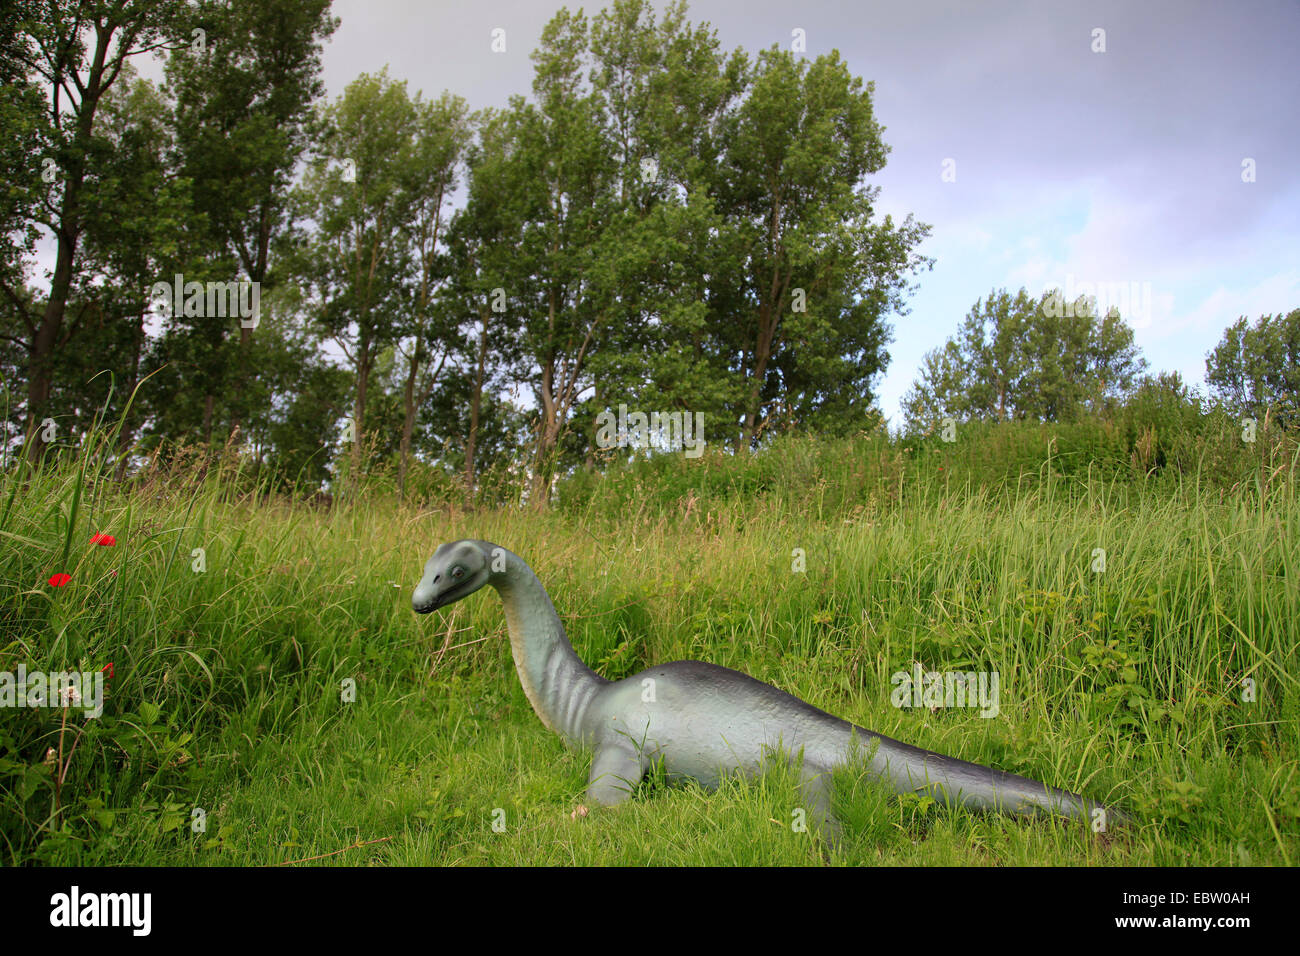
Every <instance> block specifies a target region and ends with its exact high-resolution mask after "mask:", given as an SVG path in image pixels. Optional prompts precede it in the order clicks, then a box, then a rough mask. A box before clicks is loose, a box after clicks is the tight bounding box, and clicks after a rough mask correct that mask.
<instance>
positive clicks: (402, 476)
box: [397, 335, 424, 498]
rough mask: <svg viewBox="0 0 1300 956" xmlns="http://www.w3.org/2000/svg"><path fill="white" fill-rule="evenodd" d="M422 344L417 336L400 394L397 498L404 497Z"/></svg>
mask: <svg viewBox="0 0 1300 956" xmlns="http://www.w3.org/2000/svg"><path fill="white" fill-rule="evenodd" d="M423 351H424V344H423V342H422V341H421V339H420V337H419V336H418V335H417V336H416V339H415V350H414V351H413V352H412V353H411V370H410V372H409V373H408V374H407V376H406V388H405V390H404V391H403V393H402V407H403V410H404V411H405V415H404V416H403V418H402V448H401V454H400V455H399V457H398V461H397V497H398V498H404V497H406V463H407V460H408V459H409V458H410V455H411V433H412V432H414V431H415V379H416V376H417V375H419V373H420V359H421V357H422V353H423Z"/></svg>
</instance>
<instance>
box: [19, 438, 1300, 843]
mask: <svg viewBox="0 0 1300 956" xmlns="http://www.w3.org/2000/svg"><path fill="white" fill-rule="evenodd" d="M844 448H845V454H846V455H847V454H850V453H854V452H853V450H852V449H851V448H850V447H849V446H844ZM855 453H856V454H859V455H860V460H863V461H866V460H871V459H872V456H876V458H878V459H879V460H881V461H884V460H885V459H886V458H888V454H885V453H882V452H881V451H880V450H879V449H875V448H873V447H872V446H870V445H867V446H865V448H859V449H857V451H856V452H855ZM846 460H847V459H846ZM814 464H815V463H814ZM814 464H808V465H807V467H808V468H813V467H814ZM1283 464H1284V465H1286V467H1285V468H1284V469H1282V470H1281V471H1280V472H1279V471H1277V470H1273V469H1271V468H1263V469H1260V470H1258V471H1257V472H1255V473H1254V474H1255V477H1254V478H1253V479H1252V480H1247V481H1243V482H1239V483H1238V484H1237V485H1236V486H1235V487H1233V488H1232V489H1231V490H1230V493H1228V494H1224V492H1223V489H1222V488H1221V487H1217V486H1213V485H1209V484H1203V483H1201V482H1200V481H1198V480H1197V478H1196V477H1195V476H1191V477H1187V476H1183V477H1176V478H1171V479H1170V480H1167V481H1159V482H1154V481H1153V482H1139V483H1137V484H1134V483H1132V482H1122V481H1119V480H1117V479H1116V478H1115V477H1114V476H1113V475H1110V476H1108V477H1095V476H1089V475H1088V474H1087V473H1086V469H1085V473H1084V475H1083V476H1082V477H1075V478H1061V479H1059V480H1058V479H1057V478H1054V477H1053V472H1052V469H1051V467H1050V465H1049V466H1048V467H1047V468H1046V470H1045V471H1043V472H1042V473H1041V474H1040V475H1039V476H1038V478H1039V480H1036V481H1032V482H1021V483H998V484H988V485H984V484H981V485H978V486H976V485H972V484H971V483H969V482H967V483H962V484H959V483H957V482H954V481H953V480H952V479H951V478H941V477H938V475H937V473H935V474H932V475H931V476H930V478H931V479H932V480H928V481H927V480H926V479H925V476H924V475H922V476H919V477H918V476H917V475H916V474H915V472H907V473H906V476H905V477H904V478H903V479H902V480H901V483H899V479H898V478H897V476H895V475H893V474H892V473H891V475H890V476H889V477H888V480H887V481H886V482H885V484H884V485H879V484H878V485H875V486H872V485H871V484H870V483H869V482H863V483H862V494H860V495H855V496H852V497H851V498H846V497H845V496H844V494H843V491H842V486H843V485H844V483H845V482H846V481H848V478H847V476H846V477H845V478H844V481H840V482H836V483H835V486H836V488H835V489H833V491H835V493H836V495H837V497H836V498H835V500H834V502H833V503H831V504H825V503H824V505H823V507H820V508H818V507H815V506H814V505H812V504H810V500H811V499H810V498H809V497H808V495H815V494H818V493H819V492H818V491H817V489H818V485H819V479H817V478H816V476H815V475H813V476H812V477H808V476H805V477H806V478H807V480H805V481H803V482H802V484H801V485H800V486H799V487H800V488H801V489H802V490H801V491H800V493H799V496H793V497H792V496H791V495H789V494H787V493H786V492H784V491H782V489H783V488H786V489H788V487H789V485H788V484H786V485H782V484H780V482H779V481H776V479H773V481H774V482H775V483H774V484H772V485H771V487H769V488H767V489H766V490H765V489H761V488H760V489H756V488H753V487H745V488H743V489H742V490H740V491H739V492H734V491H733V493H728V492H727V491H726V489H721V490H719V491H717V493H710V494H704V493H701V494H700V495H698V496H692V495H681V494H676V493H674V494H673V495H672V496H671V497H669V498H667V499H665V500H664V501H662V502H660V503H658V504H656V505H655V506H654V507H637V506H636V503H635V501H636V499H635V498H634V497H632V498H629V499H628V500H627V501H626V502H625V503H624V504H620V505H619V506H618V507H612V506H611V505H610V503H609V502H610V501H611V500H614V498H615V497H616V496H612V495H611V496H607V497H605V498H602V497H601V496H600V487H599V485H598V484H597V485H596V487H594V488H593V489H589V494H590V495H591V496H592V497H590V498H588V499H587V503H586V504H581V503H580V504H578V505H574V504H573V503H572V501H570V502H569V503H568V504H567V505H566V507H562V508H559V509H556V510H553V511H549V512H544V513H536V512H532V511H520V510H518V509H494V510H479V511H465V510H462V509H455V508H449V507H446V506H443V507H440V508H426V509H423V510H422V509H419V508H415V507H410V506H401V505H397V504H394V503H393V502H392V501H390V500H388V499H386V498H383V497H381V496H375V497H373V498H371V499H366V498H362V499H361V500H360V501H358V502H357V503H352V504H348V503H343V504H340V505H339V506H337V507H335V508H333V509H332V510H328V511H321V510H313V509H311V508H308V507H304V506H292V505H290V504H288V503H286V502H282V501H268V500H265V499H259V498H256V497H255V496H253V495H250V494H246V493H243V492H237V491H236V490H235V489H241V488H245V487H246V484H245V483H243V476H242V475H241V474H240V473H239V472H238V470H237V466H231V467H235V468H236V470H234V471H232V470H229V468H226V467H225V466H223V468H215V469H214V470H212V471H210V472H208V473H207V474H206V475H205V476H203V477H201V478H200V477H195V476H193V475H191V476H190V477H189V478H186V477H185V476H183V475H173V476H171V477H170V478H169V479H168V480H165V481H158V482H155V483H153V484H150V485H148V486H147V487H144V488H137V489H136V490H134V491H122V490H119V489H116V488H114V487H113V486H112V485H111V483H110V482H108V481H107V472H108V467H109V466H108V464H107V459H106V458H101V457H100V456H99V453H98V452H97V451H86V452H84V453H82V454H81V455H80V456H79V457H77V458H75V459H72V460H70V461H65V462H63V463H62V464H57V465H52V466H50V467H47V468H44V469H42V470H40V471H38V472H36V473H28V472H26V471H24V470H21V469H18V468H14V469H10V470H9V471H8V472H6V473H5V474H4V476H3V479H2V483H0V538H2V539H3V549H2V551H0V632H2V633H3V637H0V671H14V670H16V668H17V667H18V665H19V664H20V663H21V664H24V665H25V666H26V667H27V668H28V670H29V671H30V670H36V669H41V670H46V671H59V670H69V669H74V668H75V669H77V670H86V671H98V670H99V669H100V668H102V667H104V666H106V665H107V664H108V663H109V662H112V663H113V676H112V678H111V679H109V680H107V681H106V687H107V691H106V701H105V709H104V714H103V716H102V717H100V718H99V719H97V720H86V719H84V717H82V716H81V715H80V714H79V713H78V712H77V711H76V710H73V709H59V708H48V707H46V708H13V707H4V708H0V859H3V860H4V861H5V862H6V863H8V864H29V863H45V864H67V865H71V864H76V865H107V864H121V863H127V864H150V865H207V864H225V865H230V864H234V865H275V864H282V863H286V862H291V861H310V862H311V863H312V864H319V865H362V864H396V865H465V864H471V865H479V864H484V865H534V864H580V865H603V864H611V863H612V864H628V865H642V864H648V865H667V866H676V865H701V864H717V865H806V864H819V863H822V862H831V863H837V864H838V863H843V864H849V865H868V864H871V865H917V864H919V865H962V866H966V865H974V866H980V865H1018V864H1059V865H1139V866H1141V865H1158V866H1179V865H1215V866H1217V865H1241V864H1263V865H1279V864H1280V865H1290V864H1292V863H1293V862H1294V861H1296V860H1297V859H1300V797H1298V796H1297V794H1298V793H1300V787H1298V786H1297V784H1298V783H1300V779H1298V778H1297V770H1298V769H1300V762H1298V761H1300V754H1298V752H1297V745H1298V744H1300V734H1298V733H1297V731H1298V730H1300V720H1298V717H1300V688H1298V687H1297V679H1298V677H1297V675H1300V667H1298V666H1297V664H1300V649H1298V645H1300V637H1298V636H1297V633H1298V630H1300V629H1298V628H1297V624H1296V622H1297V621H1300V606H1298V605H1300V596H1298V595H1300V589H1297V587H1296V584H1295V581H1296V571H1297V558H1298V557H1300V503H1298V502H1297V497H1296V488H1295V479H1294V475H1295V469H1294V465H1295V460H1294V458H1292V459H1291V460H1290V461H1289V462H1283ZM673 467H676V465H674V466H673ZM763 467H765V468H775V467H777V466H775V465H773V464H770V463H769V464H765V465H764V466H763ZM786 467H793V466H789V465H787V466H786ZM844 467H845V468H847V467H849V466H848V465H845V466H844ZM1261 476H1262V477H1261ZM614 480H617V481H619V482H621V483H623V485H626V483H627V482H628V481H629V480H633V479H628V478H623V477H618V478H616V479H614ZM635 480H636V481H648V480H650V479H648V478H636V479H635ZM821 487H822V488H823V489H825V487H826V486H825V484H822V486H821ZM881 487H888V488H894V489H895V491H896V492H897V493H893V494H886V493H879V494H877V493H876V491H878V490H879V489H880V488H881ZM836 489H838V490H836ZM900 489H901V490H900ZM822 494H823V502H824V501H825V494H824V490H823V492H822ZM618 500H619V501H623V499H621V498H619V499H618ZM97 533H98V534H109V535H112V536H113V537H114V538H115V541H116V543H115V544H114V545H112V546H111V547H110V546H101V545H96V544H92V543H90V540H91V536H92V535H94V534H97ZM462 537H478V538H485V539H488V540H491V541H495V542H498V543H500V544H503V545H505V546H506V547H508V548H510V549H511V550H514V551H516V552H517V553H519V554H520V555H522V556H523V557H525V559H526V560H529V561H530V563H531V564H532V566H533V568H534V570H535V571H536V572H537V574H538V575H539V577H540V578H541V579H542V581H543V582H544V583H545V584H546V585H547V587H548V589H549V590H550V593H551V596H552V598H553V600H554V603H555V605H556V607H557V608H558V610H559V612H560V615H561V617H562V618H563V620H564V622H565V625H566V627H567V628H568V631H569V636H570V638H571V640H572V641H573V643H574V646H575V648H576V649H577V651H578V653H579V654H580V655H581V656H582V658H583V659H584V660H586V661H587V662H588V663H590V664H591V665H592V666H593V667H595V668H596V669H597V670H598V671H599V672H601V673H602V674H603V675H604V676H606V677H609V678H611V679H618V678H622V677H626V676H630V675H632V674H634V673H636V672H637V671H639V670H640V669H642V668H644V667H646V666H649V665H651V664H654V663H661V662H666V661H670V660H678V659H700V660H707V661H712V662H714V663H718V664H722V665H725V666H728V667H733V668H736V669H738V670H742V671H745V672H747V673H749V674H751V675H753V676H754V677H757V678H759V679H761V680H765V681H768V682H770V683H772V684H775V685H777V686H779V687H781V688H783V689H785V690H787V691H789V692H791V693H793V694H795V695H797V696H799V697H801V698H803V699H804V700H807V701H809V702H810V703H812V704H814V705H816V706H818V707H821V708H823V709H825V710H827V711H830V712H831V713H834V714H837V715H839V716H842V717H844V718H846V719H849V720H852V721H854V722H855V723H857V724H860V725H862V726H866V727H870V728H872V729H873V730H877V731H879V732H881V733H884V734H887V735H889V736H891V737H895V738H897V739H900V740H903V741H906V742H908V743H912V744H916V745H919V746H923V747H926V748H929V749H932V750H937V751H940V752H942V753H947V754H951V755H953V756H957V757H960V758H962V759H966V760H973V761H976V762H980V763H985V764H989V765H992V766H996V767H998V768H1000V769H1003V770H1007V771H1011V772H1015V773H1019V774H1023V775H1026V776H1030V777H1033V778H1035V779H1039V780H1043V781H1046V782H1048V783H1051V784H1053V785H1055V786H1060V787H1064V788H1067V789H1071V790H1074V791H1076V792H1082V793H1085V794H1086V795H1088V796H1090V797H1093V798H1095V799H1099V800H1103V801H1106V802H1110V803H1115V804H1118V805H1121V806H1123V807H1124V808H1126V809H1127V810H1128V811H1129V812H1130V813H1132V814H1133V816H1134V817H1136V818H1137V824H1136V825H1135V826H1133V827H1132V828H1128V829H1123V830H1111V831H1110V832H1108V833H1105V834H1094V833H1092V832H1091V831H1090V830H1089V829H1087V828H1086V827H1083V826H1069V825H1065V824H1063V823H1060V822H1052V821H1047V820H1040V821H1023V820H1012V819H1008V818H1006V817H1001V816H996V815H987V814H970V813H966V812H954V811H948V810H945V809H943V808H940V807H936V806H934V805H933V804H932V803H930V802H929V801H927V800H924V799H919V798H917V797H915V796H912V797H906V798H902V799H900V798H898V797H896V796H894V795H892V794H889V793H886V792H882V790H881V789H880V788H879V787H878V786H877V785H876V784H875V783H874V782H872V781H870V780H869V779H866V778H864V777H863V775H861V774H859V773H855V772H854V771H853V770H851V769H845V770H843V771H841V772H840V773H839V774H837V796H836V800H837V808H838V815H839V816H840V818H841V819H842V820H843V822H844V841H843V843H842V845H841V846H840V847H839V848H830V847H828V846H826V845H825V843H824V841H823V840H822V838H821V836H820V835H819V833H818V832H817V829H816V827H815V826H811V825H810V826H809V827H808V828H807V829H804V830H801V829H800V828H799V827H797V826H795V825H794V824H795V822H796V821H797V819H798V818H799V812H798V811H799V810H800V809H801V806H800V795H799V790H798V779H797V774H796V773H795V772H794V771H792V770H790V769H788V768H786V767H784V766H780V765H775V766H773V767H772V768H771V770H770V772H769V773H767V774H766V775H765V776H764V777H763V778H761V779H760V780H757V781H739V780H733V781H728V782H727V783H725V784H724V785H723V786H722V787H721V788H720V789H719V790H717V791H715V792H705V791H703V790H701V789H700V788H699V787H697V786H693V785H690V786H685V787H679V786H667V785H665V784H664V783H663V781H662V779H659V780H653V779H652V780H650V781H647V782H646V783H645V784H643V785H642V787H641V789H640V791H639V793H638V795H637V798H636V799H635V800H633V801H631V802H629V803H628V804H626V805H624V806H621V807H618V808H613V809H604V808H591V809H590V812H589V813H587V814H586V815H585V816H583V815H582V813H581V810H580V807H582V805H583V803H584V800H583V790H584V787H585V782H586V776H587V770H588V767H589V763H590V755H589V754H583V753H577V752H568V751H566V750H565V749H564V747H563V746H562V744H561V742H560V740H559V739H558V738H557V737H555V736H554V735H552V734H551V733H549V732H548V731H546V729H545V728H544V727H543V726H542V725H541V723H540V721H538V719H537V718H536V716H535V715H534V714H533V713H532V711H531V709H530V708H529V706H528V703H527V701H526V700H525V698H524V695H523V692H522V690H521V688H520V686H519V681H518V678H517V676H516V674H515V671H514V665H513V662H512V660H511V657H510V649H509V643H508V641H507V640H505V625H504V618H503V615H502V611H501V607H500V602H499V600H497V598H496V596H495V594H494V593H492V592H491V591H490V590H489V591H484V592H481V593H480V594H478V595H475V596H473V597H471V598H469V599H468V600H466V601H465V602H463V603H461V604H457V605H453V606H452V607H450V608H447V609H445V610H443V611H439V612H437V613H435V614H433V615H430V616H428V617H420V616H417V615H415V614H413V613H412V611H411V608H410V594H411V590H412V588H413V586H414V584H415V583H416V581H417V579H418V577H419V574H420V570H421V567H422V565H423V562H424V561H425V559H426V558H427V557H428V556H429V554H431V553H432V551H433V550H434V549H435V548H436V547H437V546H438V545H439V544H441V543H442V542H444V541H449V540H455V539H458V538H462ZM199 549H201V552H200V551H199ZM1096 549H1104V551H1105V556H1104V560H1105V564H1104V570H1100V565H1099V563H1098V558H1099V552H1098V551H1097V550H1096ZM800 562H802V568H803V570H799V568H800ZM56 572H63V573H67V574H69V575H71V579H70V581H69V583H68V584H66V585H64V586H62V587H53V586H51V585H49V584H47V583H46V582H47V579H48V578H49V577H50V576H51V575H52V574H54V573H56ZM913 662H919V663H920V664H921V665H922V666H923V667H924V668H925V669H926V670H938V671H957V670H960V671H970V670H976V671H996V672H998V674H999V675H1000V680H1001V688H1000V689H1001V694H1000V701H999V713H998V715H997V716H996V717H995V718H993V719H983V718H981V717H980V716H979V711H978V710H976V709H938V710H931V709H928V708H918V709H908V708H896V707H894V706H893V705H892V704H891V702H890V695H891V691H892V689H893V688H892V685H891V680H890V679H891V675H893V674H895V673H896V672H899V671H908V670H910V669H911V667H912V666H913ZM1243 682H1245V683H1243ZM1251 688H1253V694H1252V693H1251ZM74 744H75V747H74ZM51 751H52V753H51ZM200 824H201V825H200Z"/></svg>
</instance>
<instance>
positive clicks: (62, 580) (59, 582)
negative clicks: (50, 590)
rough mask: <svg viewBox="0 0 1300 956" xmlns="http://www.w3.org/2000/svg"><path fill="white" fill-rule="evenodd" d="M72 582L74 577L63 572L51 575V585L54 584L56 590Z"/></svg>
mask: <svg viewBox="0 0 1300 956" xmlns="http://www.w3.org/2000/svg"><path fill="white" fill-rule="evenodd" d="M71 580H72V575H71V574H64V573H63V572H59V573H58V574H52V575H50V583H51V584H53V585H54V586H55V587H56V588H61V587H63V585H65V584H67V583H68V582H69V581H71Z"/></svg>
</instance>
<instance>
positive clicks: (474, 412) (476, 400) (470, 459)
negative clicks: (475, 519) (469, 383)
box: [465, 306, 488, 507]
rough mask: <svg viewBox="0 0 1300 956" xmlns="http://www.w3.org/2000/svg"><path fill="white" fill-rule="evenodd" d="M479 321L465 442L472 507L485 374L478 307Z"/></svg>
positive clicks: (467, 492)
mask: <svg viewBox="0 0 1300 956" xmlns="http://www.w3.org/2000/svg"><path fill="white" fill-rule="evenodd" d="M478 314H479V319H480V320H481V321H482V323H483V331H482V332H480V333H479V339H478V371H477V373H476V374H475V376H474V394H473V395H471V396H470V402H469V438H468V440H467V441H466V442H465V505H466V507H473V505H474V451H475V446H476V445H477V443H478V417H479V409H480V406H481V404H482V401H483V378H484V375H485V374H486V372H487V326H488V311H487V309H485V308H483V307H482V306H480V307H479V313H478Z"/></svg>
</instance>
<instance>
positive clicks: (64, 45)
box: [5, 0, 191, 461]
mask: <svg viewBox="0 0 1300 956" xmlns="http://www.w3.org/2000/svg"><path fill="white" fill-rule="evenodd" d="M21 10H22V16H21V19H20V21H19V28H20V30H21V31H23V32H26V33H27V34H28V35H29V36H30V38H31V42H30V43H17V44H13V45H11V46H9V47H7V49H6V54H5V57H6V59H7V60H8V61H9V62H10V63H11V64H13V63H18V64H21V73H22V75H23V76H25V77H30V76H32V75H33V74H35V75H38V76H40V77H41V78H42V80H44V83H45V85H46V88H47V93H48V98H47V99H46V100H45V102H46V105H47V109H46V114H45V117H44V122H43V135H42V136H41V137H38V142H40V141H41V140H45V141H48V142H49V143H50V149H51V152H50V153H49V154H48V155H47V156H45V157H42V160H44V159H46V158H48V159H50V160H52V161H53V163H52V165H50V166H49V168H51V169H52V170H53V171H54V172H55V176H54V182H53V184H52V189H51V193H52V195H49V196H48V197H45V196H43V197H42V198H41V201H40V202H41V205H40V209H39V211H38V212H37V213H36V214H35V219H36V221H37V223H38V224H39V225H41V226H44V227H45V228H47V229H48V230H49V231H50V232H51V233H52V234H53V236H54V238H55V242H56V253H55V264H54V270H53V273H52V275H51V279H50V293H49V296H48V297H47V298H46V301H45V304H44V307H43V309H42V311H41V314H40V315H39V316H28V315H26V314H25V313H20V316H21V319H22V323H23V326H24V330H25V332H26V338H25V340H24V342H23V345H24V348H25V350H26V352H27V360H28V361H27V428H26V431H27V447H26V453H27V455H28V457H29V458H30V459H31V460H33V461H34V460H36V459H37V458H39V456H40V454H41V450H42V449H43V447H44V444H45V442H44V438H43V435H42V432H43V430H41V429H37V427H36V426H37V424H38V423H39V422H40V421H41V419H42V417H43V416H44V415H45V414H46V413H47V411H48V404H49V398H50V392H51V389H52V387H53V384H54V364H55V358H56V355H57V353H58V352H59V351H60V350H61V349H62V348H64V347H65V346H67V345H68V344H69V343H70V342H71V341H72V340H73V338H74V337H75V336H76V334H77V332H78V331H79V330H80V328H81V326H82V323H83V321H84V319H85V317H86V316H87V315H88V314H89V313H90V310H91V308H92V304H93V303H94V302H95V300H94V298H92V297H83V302H82V308H81V309H80V311H79V312H78V313H77V314H76V315H75V316H74V317H73V318H72V321H71V322H69V323H66V324H65V317H66V311H67V305H68V301H69V297H70V296H72V295H73V294H74V285H75V284H76V281H77V278H78V273H79V267H80V263H79V262H78V259H77V251H78V243H79V242H80V240H81V236H82V232H83V231H84V229H85V225H86V203H87V196H86V185H87V177H88V176H92V175H93V174H94V172H95V170H94V168H93V165H92V157H93V156H94V155H95V148H94V142H93V139H94V136H95V120H96V113H97V111H98V109H99V105H100V102H101V100H102V99H103V97H104V96H105V94H106V93H107V92H108V91H109V90H110V89H111V88H112V86H113V84H114V83H115V82H117V80H118V78H119V77H120V76H121V75H122V70H123V67H124V66H125V65H126V63H127V61H128V60H129V59H130V58H131V57H133V56H138V55H140V54H141V53H146V52H150V51H153V50H157V49H174V48H175V47H177V46H179V45H181V44H182V43H184V42H185V41H184V40H183V39H182V37H183V35H184V30H185V28H186V26H187V25H188V18H189V16H190V12H191V11H190V9H189V7H187V6H185V5H183V4H176V3H173V2H170V0H81V2H77V3H62V2H58V3H54V2H52V3H27V4H22V5H21ZM10 299H11V302H13V303H14V305H15V306H16V307H19V303H20V301H21V296H16V295H14V294H11V295H10Z"/></svg>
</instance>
